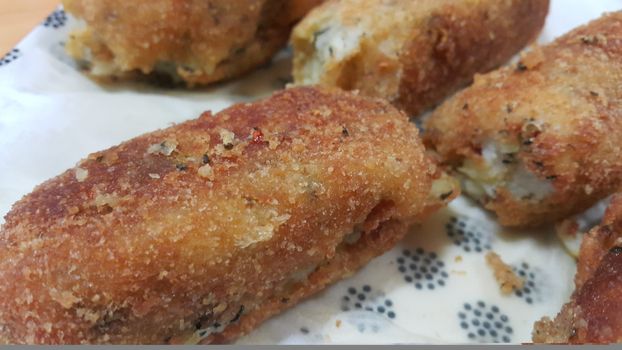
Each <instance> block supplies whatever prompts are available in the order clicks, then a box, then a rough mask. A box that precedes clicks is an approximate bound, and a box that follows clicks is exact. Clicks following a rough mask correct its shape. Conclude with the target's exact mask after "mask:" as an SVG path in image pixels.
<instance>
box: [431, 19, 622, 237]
mask: <svg viewBox="0 0 622 350" xmlns="http://www.w3.org/2000/svg"><path fill="white" fill-rule="evenodd" d="M621 80H622V13H621V12H616V13H611V14H608V15H605V16H604V17H602V18H600V19H598V20H595V21H593V22H591V23H589V24H588V25H586V26H582V27H579V28H577V29H575V30H573V31H571V32H570V33H568V34H566V35H564V36H562V37H560V38H559V39H557V40H556V41H554V42H553V43H551V44H550V45H547V46H544V47H541V48H534V49H533V50H531V51H530V52H529V53H527V54H526V55H523V57H522V59H521V62H519V64H518V65H511V66H508V67H505V68H502V69H500V70H498V71H495V72H492V73H490V74H487V75H484V76H478V77H476V79H475V83H474V85H473V86H471V87H469V88H467V89H465V90H463V91H462V92H460V93H459V94H457V95H456V96H454V97H453V98H451V99H450V100H449V101H447V102H446V103H444V104H443V105H442V106H441V107H439V108H438V109H437V110H436V111H435V113H434V114H433V115H432V117H431V118H430V120H429V121H428V122H427V125H426V129H427V131H426V135H425V137H424V139H425V140H424V142H426V143H427V144H428V145H429V146H431V147H432V148H434V149H435V150H436V151H437V153H438V154H439V155H440V157H441V158H442V159H443V160H444V161H445V162H446V163H447V164H450V165H451V166H452V167H454V168H455V169H457V168H459V167H461V166H462V165H463V164H465V162H466V161H469V162H471V164H480V163H481V162H483V157H482V154H481V150H482V147H483V145H484V144H485V143H486V142H488V141H491V140H492V141H494V142H495V143H496V144H505V145H509V146H511V147H509V148H515V149H516V152H515V153H512V154H511V156H512V159H513V161H512V162H514V163H521V164H523V167H524V168H526V169H527V171H528V172H530V173H531V174H533V175H535V177H536V178H538V179H540V181H543V182H544V183H547V184H550V185H551V186H552V189H553V191H552V193H551V194H548V195H546V196H545V197H544V198H543V199H542V200H540V201H538V200H530V199H520V198H515V197H514V196H513V195H511V194H510V193H509V191H508V189H507V188H506V187H505V186H504V184H499V185H498V186H497V188H496V196H495V197H494V198H487V199H486V203H485V205H486V208H488V209H490V210H492V211H494V212H495V213H496V214H497V215H498V217H499V221H500V222H501V223H502V224H503V225H507V226H533V225H539V224H543V223H549V222H554V221H556V220H559V219H562V218H564V217H566V216H568V215H571V214H573V213H578V212H581V211H582V210H584V209H586V208H588V207H590V206H592V205H593V204H594V203H595V202H596V201H597V200H599V199H601V198H603V197H605V196H607V195H608V194H610V193H612V192H613V191H615V190H616V189H617V188H618V187H619V186H620V184H621V180H622V159H621V158H620V157H619V155H620V154H621V149H620V145H622V90H620V81H621Z"/></svg>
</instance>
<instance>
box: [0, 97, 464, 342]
mask: <svg viewBox="0 0 622 350" xmlns="http://www.w3.org/2000/svg"><path fill="white" fill-rule="evenodd" d="M457 195H458V189H457V186H456V184H455V183H454V181H453V180H451V179H450V178H447V177H446V176H445V175H444V174H443V173H442V172H441V171H440V168H438V167H437V166H436V165H435V164H434V163H433V162H432V161H431V160H430V159H429V158H427V156H426V155H425V150H424V148H423V146H422V144H421V142H420V140H419V137H418V132H417V128H416V127H415V126H414V125H413V124H411V123H409V122H408V118H407V116H406V115H405V114H403V113H401V112H398V111H397V110H396V109H395V108H393V107H392V106H391V105H390V104H388V103H387V102H384V101H382V100H375V99H368V98H363V97H359V96H357V95H355V94H350V93H345V92H341V91H337V90H330V89H317V88H311V87H306V88H295V89H289V90H285V91H281V92H278V93H276V94H274V96H273V97H271V98H269V99H266V100H263V101H259V102H256V103H246V104H238V105H235V106H233V107H231V108H228V109H226V110H224V111H222V112H220V113H218V114H216V115H212V114H211V113H210V112H205V113H204V114H203V115H201V117H200V118H198V119H196V120H191V121H188V122H185V123H182V124H179V125H176V126H173V127H170V128H168V129H164V130H160V131H156V132H153V133H149V134H146V135H143V136H139V137H137V138H135V139H132V140H130V141H128V142H125V143H123V144H120V145H118V146H115V147H112V148H110V149H108V150H105V151H102V152H98V153H94V154H91V155H90V156H88V158H86V159H84V160H83V161H81V162H80V163H79V164H77V165H76V167H75V168H74V169H70V170H67V171H66V172H65V173H63V174H62V175H59V176H58V177H56V178H53V179H51V180H49V181H47V182H45V183H43V184H42V185H40V186H38V187H37V188H36V189H35V190H34V191H33V192H32V193H31V194H29V195H27V196H25V197H24V198H23V199H22V200H20V201H18V202H17V203H16V204H15V205H14V206H13V208H12V210H11V212H10V213H9V214H7V216H6V223H5V225H4V226H3V228H2V231H1V232H0V294H1V295H2V298H0V328H1V329H2V337H3V338H4V339H3V341H4V342H7V343H28V344H42V343H45V344H60V343H64V344H76V343H115V344H121V343H186V342H191V343H196V342H204V343H213V342H215V343H222V342H229V341H232V340H234V339H235V338H237V337H239V336H240V335H242V334H245V333H247V332H249V331H251V330H252V329H254V328H255V327H257V325H258V324H259V323H261V322H262V321H263V320H265V319H266V318H268V317H270V316H272V315H274V314H276V313H278V312H280V311H282V310H284V309H286V308H288V307H290V306H292V305H295V304H296V303H297V302H298V301H299V300H301V299H303V298H305V297H308V296H310V295H312V294H313V293H316V292H318V291H320V290H322V289H323V288H324V287H325V286H327V285H328V284H330V283H332V282H334V281H336V280H338V279H341V278H343V277H346V276H348V275H350V274H352V273H353V272H354V271H356V270H357V269H358V268H359V267H361V266H362V265H364V264H365V263H366V262H368V261H369V260H370V259H372V258H373V257H375V256H377V255H379V254H381V253H383V252H385V251H386V250H389V249H390V248H392V247H393V245H394V244H395V243H396V242H397V241H398V240H399V239H401V237H402V236H403V235H404V234H405V233H406V231H407V228H408V226H409V225H410V224H413V223H416V222H419V221H421V220H423V219H424V218H425V217H427V216H428V215H429V214H431V213H432V212H434V211H435V210H437V209H439V208H440V207H442V206H444V205H445V204H446V203H447V202H448V201H450V200H451V199H452V198H454V197H455V196H457Z"/></svg>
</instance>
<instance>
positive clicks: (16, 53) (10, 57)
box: [0, 49, 22, 67]
mask: <svg viewBox="0 0 622 350" xmlns="http://www.w3.org/2000/svg"><path fill="white" fill-rule="evenodd" d="M21 55H22V52H21V51H20V50H19V49H13V50H11V51H9V52H8V53H7V54H6V55H4V56H3V57H2V58H0V67H2V66H6V65H7V64H9V63H11V62H13V61H15V60H16V59H17V58H19V57H20V56H21Z"/></svg>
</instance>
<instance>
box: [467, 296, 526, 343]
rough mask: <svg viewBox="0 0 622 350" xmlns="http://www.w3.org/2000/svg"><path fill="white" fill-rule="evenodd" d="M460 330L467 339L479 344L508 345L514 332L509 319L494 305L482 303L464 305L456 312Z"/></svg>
mask: <svg viewBox="0 0 622 350" xmlns="http://www.w3.org/2000/svg"><path fill="white" fill-rule="evenodd" d="M458 321H459V322H460V328H462V329H463V330H464V331H465V332H466V333H467V337H468V338H469V339H470V340H472V341H475V342H480V343H510V342H511V341H512V334H513V333H514V330H513V329H512V327H511V326H510V319H509V317H508V316H507V315H505V314H503V313H502V312H501V310H500V309H499V307H497V306H496V305H488V304H486V303H485V302H483V301H478V302H476V303H473V304H470V303H465V304H464V305H463V306H462V310H461V311H460V312H458Z"/></svg>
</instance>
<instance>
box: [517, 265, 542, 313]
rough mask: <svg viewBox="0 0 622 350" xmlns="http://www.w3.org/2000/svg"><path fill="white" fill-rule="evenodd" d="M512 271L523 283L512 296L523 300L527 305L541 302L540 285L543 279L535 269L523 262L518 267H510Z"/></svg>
mask: <svg viewBox="0 0 622 350" xmlns="http://www.w3.org/2000/svg"><path fill="white" fill-rule="evenodd" d="M512 270H514V272H515V273H516V274H517V275H518V276H519V277H520V278H522V279H523V280H524V281H525V284H524V285H523V288H521V289H517V290H515V291H514V295H516V296H517V297H519V298H521V299H523V300H525V302H527V304H533V303H534V302H538V301H542V291H541V288H540V287H541V285H542V280H543V278H542V277H541V276H540V274H541V272H540V270H539V269H537V268H532V267H531V266H529V264H528V263H526V262H523V263H522V264H520V265H518V266H512Z"/></svg>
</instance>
